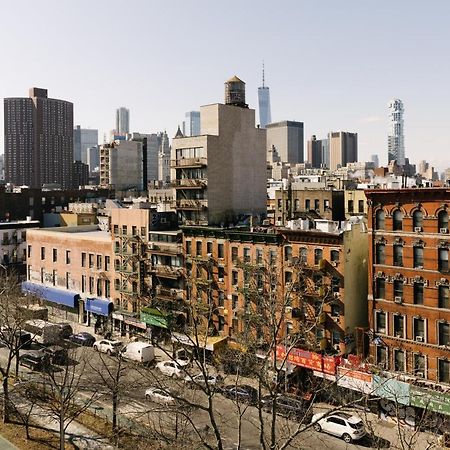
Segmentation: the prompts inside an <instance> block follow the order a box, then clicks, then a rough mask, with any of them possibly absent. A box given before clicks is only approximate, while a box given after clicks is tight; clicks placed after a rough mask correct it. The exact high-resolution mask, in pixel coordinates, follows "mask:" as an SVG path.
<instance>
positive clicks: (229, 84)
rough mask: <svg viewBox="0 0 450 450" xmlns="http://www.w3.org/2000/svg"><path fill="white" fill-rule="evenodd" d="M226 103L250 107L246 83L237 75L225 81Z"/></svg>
mask: <svg viewBox="0 0 450 450" xmlns="http://www.w3.org/2000/svg"><path fill="white" fill-rule="evenodd" d="M225 104H226V105H234V106H240V107H241V108H248V105H247V104H246V103H245V83H244V82H243V81H242V80H240V79H239V78H238V77H237V76H236V75H235V76H234V77H232V78H230V79H229V80H228V81H226V82H225Z"/></svg>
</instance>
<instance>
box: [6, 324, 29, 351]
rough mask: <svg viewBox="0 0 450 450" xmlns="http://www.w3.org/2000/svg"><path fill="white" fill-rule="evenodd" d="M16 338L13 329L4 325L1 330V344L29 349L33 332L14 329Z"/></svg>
mask: <svg viewBox="0 0 450 450" xmlns="http://www.w3.org/2000/svg"><path fill="white" fill-rule="evenodd" d="M14 335H15V339H12V331H11V330H10V329H7V328H5V327H2V329H1V331H0V345H3V346H10V345H12V344H13V345H17V346H18V347H19V348H21V349H22V348H23V349H27V348H30V347H31V343H32V338H31V334H30V333H28V332H27V331H23V330H15V331H14Z"/></svg>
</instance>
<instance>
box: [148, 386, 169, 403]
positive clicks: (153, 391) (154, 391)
mask: <svg viewBox="0 0 450 450" xmlns="http://www.w3.org/2000/svg"><path fill="white" fill-rule="evenodd" d="M145 398H146V400H151V401H153V402H157V403H172V402H173V401H174V400H175V399H174V398H173V397H172V395H170V392H169V391H168V390H167V389H160V388H149V389H147V390H146V391H145Z"/></svg>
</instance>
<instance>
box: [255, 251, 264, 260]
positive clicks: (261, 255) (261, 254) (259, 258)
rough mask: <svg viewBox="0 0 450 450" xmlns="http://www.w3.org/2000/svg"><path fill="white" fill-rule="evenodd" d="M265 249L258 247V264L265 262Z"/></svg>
mask: <svg viewBox="0 0 450 450" xmlns="http://www.w3.org/2000/svg"><path fill="white" fill-rule="evenodd" d="M263 262H264V260H263V250H262V248H257V249H256V264H263Z"/></svg>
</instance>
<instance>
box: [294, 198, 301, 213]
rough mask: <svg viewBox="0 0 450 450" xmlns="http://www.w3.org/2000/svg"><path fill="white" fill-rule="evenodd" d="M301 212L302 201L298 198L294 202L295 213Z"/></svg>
mask: <svg viewBox="0 0 450 450" xmlns="http://www.w3.org/2000/svg"><path fill="white" fill-rule="evenodd" d="M299 210H300V200H299V199H298V198H296V199H295V200H294V211H299Z"/></svg>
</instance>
